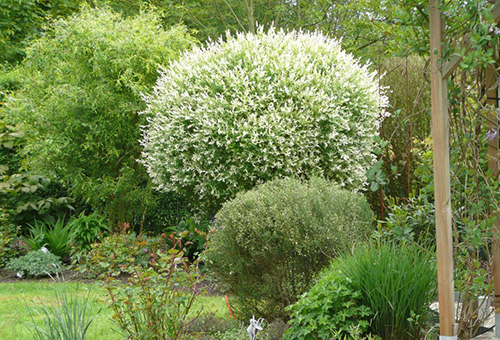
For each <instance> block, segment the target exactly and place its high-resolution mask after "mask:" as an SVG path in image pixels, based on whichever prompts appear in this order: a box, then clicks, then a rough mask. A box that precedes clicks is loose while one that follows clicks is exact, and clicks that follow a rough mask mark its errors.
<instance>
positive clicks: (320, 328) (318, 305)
mask: <svg viewBox="0 0 500 340" xmlns="http://www.w3.org/2000/svg"><path fill="white" fill-rule="evenodd" d="M288 309H289V310H290V311H291V312H292V315H291V317H292V319H291V320H290V322H289V324H290V328H289V330H288V331H287V332H286V335H285V339H286V340H313V339H325V340H326V339H328V340H329V339H332V337H334V338H337V337H347V338H349V339H352V338H353V336H354V334H355V333H357V334H358V335H362V334H364V333H366V331H367V329H368V326H369V321H370V318H371V316H372V315H373V313H372V312H371V310H370V308H368V307H367V306H364V305H362V304H361V293H360V292H359V291H355V290H354V289H353V288H352V287H351V285H350V282H349V278H347V277H345V276H343V275H342V273H341V272H339V270H338V269H337V268H335V266H332V267H331V268H329V270H327V271H325V272H324V273H323V275H322V276H321V278H320V279H319V280H318V282H317V283H316V284H315V285H314V286H313V287H312V288H311V290H309V291H308V292H307V293H305V294H304V295H303V296H302V297H301V298H300V300H299V301H297V302H296V303H295V304H294V305H292V306H290V307H289V308H288Z"/></svg>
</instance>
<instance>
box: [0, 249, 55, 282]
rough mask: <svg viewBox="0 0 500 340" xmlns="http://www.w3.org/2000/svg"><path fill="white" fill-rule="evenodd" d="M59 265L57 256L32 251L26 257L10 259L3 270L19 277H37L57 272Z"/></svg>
mask: <svg viewBox="0 0 500 340" xmlns="http://www.w3.org/2000/svg"><path fill="white" fill-rule="evenodd" d="M61 265H62V263H61V260H60V259H59V257H58V256H56V255H54V254H52V253H50V252H46V251H44V250H33V251H30V252H28V253H27V254H26V255H23V256H21V257H18V258H14V259H11V260H10V261H9V262H8V263H7V265H6V266H5V268H6V269H8V270H12V271H15V272H16V273H19V274H20V275H21V276H27V277H39V276H47V275H51V274H55V273H57V272H59V271H60V270H61Z"/></svg>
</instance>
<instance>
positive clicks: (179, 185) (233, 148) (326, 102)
mask: <svg viewBox="0 0 500 340" xmlns="http://www.w3.org/2000/svg"><path fill="white" fill-rule="evenodd" d="M375 75H376V74H375V73H372V72H370V71H369V68H368V66H367V65H361V64H360V63H359V62H358V61H357V60H356V59H354V57H353V56H351V55H350V54H347V53H345V52H343V51H342V50H341V48H340V44H339V42H337V41H336V40H332V39H330V38H327V37H325V36H323V35H322V34H321V33H305V32H291V33H285V32H283V31H276V30H272V29H271V30H270V31H269V32H267V33H264V32H262V31H260V32H258V34H257V35H252V34H239V35H238V36H236V37H228V41H227V42H222V41H219V42H216V43H211V44H209V45H208V46H207V47H206V48H198V49H195V50H193V51H191V52H187V53H185V54H184V55H183V56H182V57H181V59H180V60H178V61H176V62H174V63H172V64H171V65H170V66H169V67H168V68H167V69H165V70H164V71H163V72H162V76H161V77H160V79H159V80H158V82H157V85H156V87H155V88H154V93H153V94H152V95H151V96H149V97H147V98H146V100H147V103H148V108H147V109H146V111H145V113H146V114H147V115H148V119H149V120H148V125H147V126H146V127H145V128H144V135H143V141H142V143H143V145H144V151H143V156H144V163H145V165H146V167H147V171H148V172H149V174H150V176H151V177H152V179H153V182H154V183H155V184H156V185H157V186H158V188H159V189H163V190H166V191H173V192H178V193H182V194H187V195H188V196H189V197H191V198H192V200H193V202H196V203H197V204H198V202H199V204H202V205H203V206H204V209H205V210H206V211H207V212H208V213H214V212H215V211H216V210H217V209H218V208H219V207H220V205H221V204H222V203H223V202H225V201H226V200H227V199H230V198H232V197H234V195H235V194H236V193H237V192H239V191H243V190H249V189H251V188H253V187H254V186H255V185H256V184H258V183H262V182H266V181H268V180H271V179H275V178H289V177H305V178H308V177H310V176H312V175H318V176H320V177H324V178H328V179H330V180H333V181H335V182H337V183H339V184H340V185H341V186H342V187H346V188H358V187H360V186H361V185H362V184H363V182H364V178H365V177H364V175H365V170H366V168H367V166H368V162H366V159H367V158H368V159H369V158H371V150H372V148H373V142H372V137H373V135H374V134H376V133H377V130H378V125H379V124H378V118H379V115H380V113H381V108H382V107H384V106H385V104H386V98H385V97H384V96H381V95H380V91H379V87H378V82H377V81H376V80H375Z"/></svg>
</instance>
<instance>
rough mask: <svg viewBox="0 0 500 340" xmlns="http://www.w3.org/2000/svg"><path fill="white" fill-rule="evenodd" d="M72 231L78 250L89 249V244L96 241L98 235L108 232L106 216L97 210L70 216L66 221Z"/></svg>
mask: <svg viewBox="0 0 500 340" xmlns="http://www.w3.org/2000/svg"><path fill="white" fill-rule="evenodd" d="M68 225H69V228H71V232H72V233H73V242H74V243H75V245H76V248H77V249H78V250H83V251H85V250H87V251H88V250H90V249H91V245H92V244H93V243H94V242H95V241H97V239H98V237H99V236H101V235H103V234H104V233H107V232H110V228H109V227H108V224H107V222H106V218H105V217H104V216H103V215H100V214H99V213H97V212H93V213H92V214H90V215H85V213H84V212H82V213H80V215H78V216H76V217H73V218H71V220H70V221H69V223H68Z"/></svg>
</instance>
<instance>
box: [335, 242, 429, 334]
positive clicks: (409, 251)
mask: <svg viewBox="0 0 500 340" xmlns="http://www.w3.org/2000/svg"><path fill="white" fill-rule="evenodd" d="M332 268H333V270H338V271H339V275H341V276H343V277H345V278H346V280H348V282H349V285H350V287H351V289H353V290H355V291H359V292H361V298H360V300H359V304H360V305H365V306H368V307H369V308H370V309H371V311H372V312H373V318H372V319H371V320H370V327H369V330H370V332H371V333H372V334H376V335H379V336H381V337H382V339H384V340H406V339H408V340H410V339H420V338H421V336H422V335H423V332H424V331H425V328H426V327H427V326H428V324H427V323H428V321H429V318H430V309H429V305H430V304H431V303H432V302H433V301H434V299H435V297H436V260H435V258H434V257H433V255H432V254H431V253H428V252H425V251H424V250H422V248H421V247H418V246H415V245H413V244H404V243H402V244H400V245H393V244H388V243H387V244H381V245H379V246H378V247H376V246H371V247H360V248H358V249H356V250H355V251H354V254H353V255H352V256H343V257H341V258H339V259H338V262H337V263H334V264H333V266H332Z"/></svg>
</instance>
